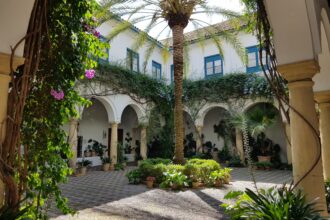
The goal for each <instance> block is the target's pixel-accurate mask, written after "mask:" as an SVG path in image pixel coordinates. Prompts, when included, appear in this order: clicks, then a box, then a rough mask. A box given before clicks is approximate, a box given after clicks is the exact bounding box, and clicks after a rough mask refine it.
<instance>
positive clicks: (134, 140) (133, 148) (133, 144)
mask: <svg viewBox="0 0 330 220" xmlns="http://www.w3.org/2000/svg"><path fill="white" fill-rule="evenodd" d="M135 132H136V128H133V129H132V142H131V146H132V151H131V154H133V155H134V157H135V148H136V144H135V142H136V138H135Z"/></svg>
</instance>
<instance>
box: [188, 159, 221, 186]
mask: <svg viewBox="0 0 330 220" xmlns="http://www.w3.org/2000/svg"><path fill="white" fill-rule="evenodd" d="M189 164H193V165H195V166H196V168H197V169H198V172H199V173H198V175H199V179H200V180H201V181H202V182H204V183H207V182H208V181H209V176H210V174H211V172H212V171H215V170H220V169H221V166H220V164H219V163H217V162H216V161H215V160H204V159H191V160H189V161H188V162H187V164H186V166H189Z"/></svg>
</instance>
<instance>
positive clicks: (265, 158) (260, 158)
mask: <svg viewBox="0 0 330 220" xmlns="http://www.w3.org/2000/svg"><path fill="white" fill-rule="evenodd" d="M271 158H272V157H271V156H258V161H259V162H270V160H271Z"/></svg>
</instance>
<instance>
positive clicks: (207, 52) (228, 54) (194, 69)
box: [187, 33, 258, 80]
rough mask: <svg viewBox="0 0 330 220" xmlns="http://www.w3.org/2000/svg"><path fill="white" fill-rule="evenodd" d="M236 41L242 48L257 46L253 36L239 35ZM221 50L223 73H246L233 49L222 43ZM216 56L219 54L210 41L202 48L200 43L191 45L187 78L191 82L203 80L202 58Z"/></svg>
mask: <svg viewBox="0 0 330 220" xmlns="http://www.w3.org/2000/svg"><path fill="white" fill-rule="evenodd" d="M238 39H239V41H240V42H241V44H242V46H243V47H244V48H246V47H250V46H255V45H258V42H257V39H256V37H255V36H253V35H249V34H244V33H240V34H239V35H238ZM222 48H223V53H224V60H223V73H224V74H228V73H233V72H243V73H244V72H246V66H245V65H244V63H243V61H242V60H241V58H240V57H239V55H238V54H237V53H236V51H235V50H234V48H233V47H232V46H231V45H230V44H229V43H227V42H225V41H223V43H222ZM216 54H219V50H218V49H217V47H216V45H215V44H214V42H213V41H212V40H206V41H205V42H204V43H203V46H201V44H200V43H194V44H191V45H190V46H189V68H188V72H187V77H188V78H189V79H192V80H198V79H204V78H205V70H204V58H205V57H208V56H212V55H216Z"/></svg>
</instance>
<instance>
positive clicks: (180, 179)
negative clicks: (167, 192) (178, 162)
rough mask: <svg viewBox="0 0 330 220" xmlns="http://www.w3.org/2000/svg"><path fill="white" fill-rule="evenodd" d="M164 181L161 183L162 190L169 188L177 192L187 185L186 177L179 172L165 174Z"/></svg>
mask: <svg viewBox="0 0 330 220" xmlns="http://www.w3.org/2000/svg"><path fill="white" fill-rule="evenodd" d="M164 176H165V181H164V182H162V183H161V185H160V186H161V187H162V188H167V187H171V189H173V190H179V189H181V188H183V187H187V186H189V185H188V177H187V176H186V175H184V174H182V173H181V172H177V171H171V172H165V173H164Z"/></svg>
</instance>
